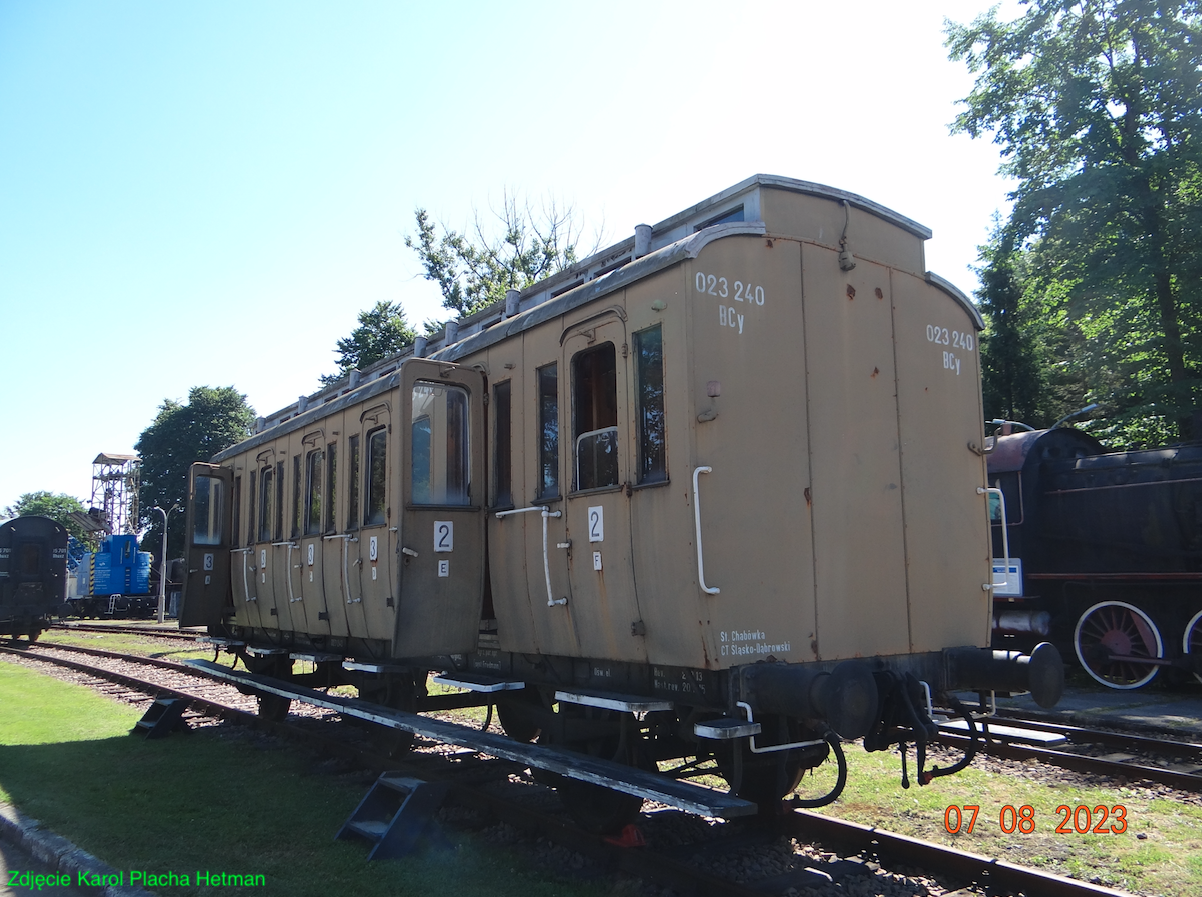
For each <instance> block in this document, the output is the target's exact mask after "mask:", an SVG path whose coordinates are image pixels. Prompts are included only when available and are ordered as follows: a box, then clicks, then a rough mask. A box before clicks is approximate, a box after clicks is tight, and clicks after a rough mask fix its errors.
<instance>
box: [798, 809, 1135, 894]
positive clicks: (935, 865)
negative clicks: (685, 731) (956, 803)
mask: <svg viewBox="0 0 1202 897" xmlns="http://www.w3.org/2000/svg"><path fill="white" fill-rule="evenodd" d="M781 825H782V827H783V828H784V829H785V830H786V831H787V832H788V833H789V834H791V835H793V836H794V837H798V838H809V839H812V838H818V839H820V840H822V841H823V842H833V843H838V844H846V845H850V846H852V847H853V848H854V849H855V850H857V851H859V852H861V853H865V852H866V853H869V854H878V855H881V856H883V857H888V858H890V859H896V860H900V861H902V862H904V863H905V864H906V865H908V866H913V865H919V866H922V867H923V868H924V869H926V871H928V872H931V871H935V870H938V872H943V873H949V874H951V875H953V876H955V877H957V878H962V879H965V880H967V881H969V882H972V883H974V884H977V885H981V886H984V887H985V888H986V892H987V893H994V894H996V893H1007V894H1014V893H1018V892H1020V891H1021V892H1022V893H1024V894H1038V895H1040V897H1131V895H1130V894H1129V893H1128V892H1126V891H1117V890H1115V889H1113V888H1107V887H1104V886H1102V885H1094V884H1089V883H1087V882H1083V881H1077V880H1076V879H1072V878H1065V877H1064V876H1062V875H1054V874H1052V873H1049V872H1039V871H1037V870H1035V869H1028V868H1026V867H1025V866H1017V865H1015V864H1013V863H1007V862H1005V861H1004V860H998V859H991V858H990V857H985V856H981V855H980V854H975V853H968V852H966V851H961V850H956V849H954V848H951V847H944V846H943V845H941V844H933V843H931V842H930V841H923V840H921V839H919V838H911V837H909V836H908V835H898V834H894V833H892V832H887V831H884V830H883V829H879V828H873V827H871V826H867V825H860V824H859V823H856V822H846V821H844V820H841V819H834V818H832V817H830V816H823V815H821V814H819V813H812V812H809V811H807V810H793V811H792V812H791V813H790V814H789V815H788V816H786V817H784V819H782V820H781Z"/></svg>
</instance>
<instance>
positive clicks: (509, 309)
mask: <svg viewBox="0 0 1202 897" xmlns="http://www.w3.org/2000/svg"><path fill="white" fill-rule="evenodd" d="M521 301H522V294H521V293H519V292H518V291H517V290H506V291H505V317H507V318H512V317H514V316H515V315H516V314H517V313H518V306H519V305H520V303H521Z"/></svg>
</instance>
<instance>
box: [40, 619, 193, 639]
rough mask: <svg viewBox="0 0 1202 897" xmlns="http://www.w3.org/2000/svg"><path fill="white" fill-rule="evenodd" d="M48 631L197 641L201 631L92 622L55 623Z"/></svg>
mask: <svg viewBox="0 0 1202 897" xmlns="http://www.w3.org/2000/svg"><path fill="white" fill-rule="evenodd" d="M46 632H99V633H104V634H107V635H145V636H149V637H151V638H163V639H172V640H174V641H196V639H197V638H198V637H199V636H201V635H203V633H200V632H181V631H180V630H178V629H151V628H150V627H149V626H99V625H94V624H91V623H55V624H54V625H52V626H51V627H50V628H49V629H47V630H46Z"/></svg>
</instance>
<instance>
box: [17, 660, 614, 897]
mask: <svg viewBox="0 0 1202 897" xmlns="http://www.w3.org/2000/svg"><path fill="white" fill-rule="evenodd" d="M0 708H2V712H0V796H2V797H3V798H4V799H5V800H7V801H8V802H10V803H12V804H15V805H16V806H17V807H18V808H19V809H20V810H21V811H22V812H24V813H25V814H27V815H29V816H32V817H34V818H36V819H38V820H40V821H41V822H42V823H43V824H45V825H47V826H48V827H50V828H51V829H53V830H55V831H57V832H58V833H59V834H61V835H63V836H64V837H66V838H68V839H69V840H71V841H73V842H75V843H76V844H77V845H78V846H80V847H82V848H83V849H85V850H87V851H89V852H90V853H93V854H95V855H96V856H98V857H100V858H101V859H103V860H104V861H105V862H107V863H109V864H110V865H112V866H113V867H114V868H116V869H119V870H125V871H126V872H127V873H128V871H129V870H135V869H138V870H147V871H151V872H155V873H158V874H162V873H166V872H169V871H174V872H176V873H179V874H187V875H188V876H189V877H190V880H191V881H192V882H193V885H194V883H195V878H194V877H195V873H196V871H197V870H199V869H206V870H210V871H214V872H227V873H238V874H258V873H261V874H263V875H265V876H266V880H267V888H266V891H267V892H268V893H277V894H289V895H293V894H295V895H328V894H350V893H353V894H356V895H364V897H374V895H427V894H429V895H435V894H437V895H440V897H441V895H445V894H489V895H492V894H497V895H503V897H504V895H512V897H519V895H531V897H544V895H545V897H551V895H571V897H593V895H599V894H600V893H601V890H600V889H599V886H597V885H593V884H589V883H585V884H579V883H575V882H565V881H564V880H562V879H560V878H558V877H557V876H556V875H554V874H548V873H544V872H542V871H540V870H537V869H535V868H533V865H532V863H529V862H526V861H524V860H523V859H522V858H521V857H520V856H517V855H514V854H512V853H511V852H506V851H504V850H502V849H499V848H494V847H490V846H489V845H488V844H486V843H483V842H482V841H481V840H480V839H479V838H472V837H470V836H464V835H459V834H456V833H453V832H452V833H450V834H449V835H448V840H447V843H445V844H444V845H443V846H442V847H440V848H436V849H431V850H428V851H425V852H423V853H421V854H420V855H418V856H416V857H411V858H406V859H403V860H397V861H386V862H377V863H371V864H368V863H367V862H366V855H367V847H366V844H365V843H364V842H358V841H350V842H335V841H334V840H333V836H334V833H335V832H336V831H337V830H338V828H339V827H340V826H341V824H342V823H343V822H344V821H345V819H346V817H347V816H348V815H349V814H350V813H351V811H352V810H353V809H354V808H355V806H356V804H357V803H358V801H359V799H360V798H361V797H362V795H363V794H364V793H365V792H366V790H367V787H368V785H369V784H370V782H371V779H372V777H371V776H370V775H364V774H362V773H358V772H355V773H341V774H339V773H337V772H336V771H334V770H333V769H332V767H331V765H330V764H328V763H322V762H320V761H318V760H317V759H315V758H314V757H312V756H310V755H308V754H306V753H305V752H302V751H300V750H297V749H294V748H292V747H290V746H288V745H286V744H284V743H282V742H280V741H278V740H276V739H271V738H265V737H261V736H258V735H255V734H254V733H251V732H246V731H242V730H231V729H227V728H224V727H222V728H218V727H212V728H207V729H200V730H196V731H194V732H191V733H189V734H186V735H185V734H181V735H174V736H172V737H170V738H167V739H164V740H160V741H146V740H145V739H141V738H134V737H130V736H129V735H127V734H126V733H127V732H128V731H129V729H130V727H132V725H133V723H134V722H135V721H136V720H137V719H138V717H139V716H140V713H139V712H138V711H136V710H130V709H129V708H127V707H124V706H121V705H119V704H116V703H114V702H112V701H110V700H108V699H106V698H103V697H101V696H99V695H97V694H95V693H94V692H92V691H90V690H88V689H85V688H82V687H79V686H74V685H69V684H67V683H64V682H61V681H59V680H57V679H51V678H48V677H44V676H41V675H38V674H36V673H33V672H31V671H29V670H27V669H25V668H23V667H20V666H16V665H12V664H7V663H0ZM498 870H511V871H506V872H504V873H503V874H498ZM156 890H158V891H160V892H161V893H165V894H190V893H201V892H202V891H203V892H205V893H209V890H208V889H207V888H197V887H195V886H193V887H190V888H176V887H164V888H158V889H156ZM229 890H233V891H235V892H237V891H238V890H239V889H236V888H235V889H223V891H229ZM244 890H247V891H248V892H249V889H244ZM262 891H263V889H257V891H256V892H258V893H261V892H262Z"/></svg>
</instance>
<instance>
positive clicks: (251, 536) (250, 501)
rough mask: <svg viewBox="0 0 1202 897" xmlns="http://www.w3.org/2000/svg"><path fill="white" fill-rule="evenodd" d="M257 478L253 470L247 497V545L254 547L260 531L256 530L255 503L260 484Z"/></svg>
mask: <svg viewBox="0 0 1202 897" xmlns="http://www.w3.org/2000/svg"><path fill="white" fill-rule="evenodd" d="M257 477H258V473H257V472H256V471H253V470H252V471H251V472H250V489H249V490H248V491H247V495H246V544H247V545H253V544H254V542H255V537H256V536H257V535H258V531H257V530H256V529H255V520H256V519H257V518H256V517H255V501H256V500H257V498H258V489H257V488H256V484H257V483H258V479H257Z"/></svg>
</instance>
